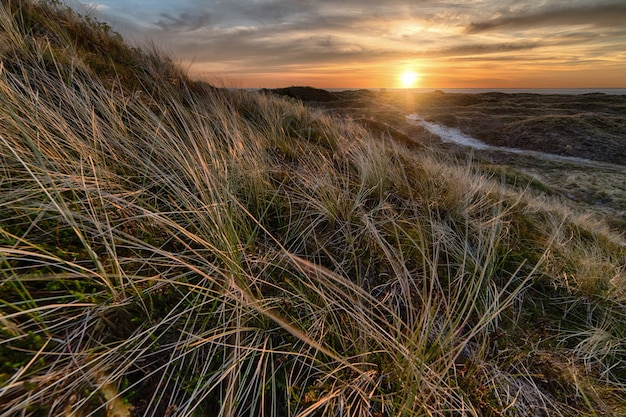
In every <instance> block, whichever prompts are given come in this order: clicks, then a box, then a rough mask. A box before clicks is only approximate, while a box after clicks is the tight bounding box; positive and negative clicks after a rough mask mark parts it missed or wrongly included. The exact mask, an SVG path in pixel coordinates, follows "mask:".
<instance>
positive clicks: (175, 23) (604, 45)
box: [69, 0, 626, 88]
mask: <svg viewBox="0 0 626 417" xmlns="http://www.w3.org/2000/svg"><path fill="white" fill-rule="evenodd" d="M74 1H76V0H74ZM69 4H70V5H71V4H72V3H71V2H69ZM83 4H87V5H88V7H90V9H91V13H92V14H94V15H95V16H97V17H98V18H99V19H101V20H104V21H106V22H108V23H110V24H112V26H113V28H114V29H115V30H116V31H118V32H120V33H121V34H122V35H124V37H125V38H126V39H127V40H129V41H131V42H133V43H139V44H143V43H144V42H145V41H147V40H151V41H154V43H155V44H157V45H158V46H159V47H161V48H162V49H163V50H164V51H165V52H166V53H167V54H169V55H172V56H175V57H176V58H178V59H179V60H181V61H182V62H183V63H185V64H186V65H189V69H190V73H191V74H192V75H194V76H199V77H202V78H206V79H208V80H212V79H215V78H217V79H219V80H221V81H222V82H223V83H225V84H227V85H230V86H235V87H285V86H290V85H310V86H315V87H321V88H377V87H402V86H412V87H425V88H611V87H620V88H624V87H626V1H625V0H618V1H592V0H461V1H454V2H453V1H447V0H412V1H411V0H361V1H351V0H345V1H339V0H315V1H314V0H176V1H171V0H133V1H129V0H97V2H91V3H83ZM411 73H412V74H411Z"/></svg>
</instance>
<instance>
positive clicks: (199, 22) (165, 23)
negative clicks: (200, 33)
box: [155, 12, 212, 33]
mask: <svg viewBox="0 0 626 417" xmlns="http://www.w3.org/2000/svg"><path fill="white" fill-rule="evenodd" d="M160 17H161V19H159V20H157V21H156V22H155V24H156V25H157V26H158V27H160V28H161V29H162V30H164V31H167V32H173V33H176V32H192V31H194V30H197V29H200V28H202V27H206V26H208V25H209V24H210V23H211V20H212V16H211V14H210V13H207V12H201V13H199V14H198V13H189V12H183V13H180V14H178V15H175V16H174V15H171V14H169V13H161V14H160Z"/></svg>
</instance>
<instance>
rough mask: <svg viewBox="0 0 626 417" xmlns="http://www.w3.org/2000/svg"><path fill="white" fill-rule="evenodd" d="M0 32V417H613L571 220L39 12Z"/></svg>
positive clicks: (611, 301)
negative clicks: (91, 45) (85, 44)
mask: <svg viewBox="0 0 626 417" xmlns="http://www.w3.org/2000/svg"><path fill="white" fill-rule="evenodd" d="M42 15H45V16H52V17H53V18H52V19H50V21H49V22H48V23H46V24H45V25H43V24H42V23H41V21H40V20H39V19H40V17H41V16H42ZM0 21H1V26H2V28H1V31H0V36H1V39H0V45H2V47H0V48H1V49H0V51H1V52H0V54H1V55H0V59H1V62H2V67H1V72H0V171H1V172H2V175H1V176H0V265H1V266H0V271H1V275H0V280H1V282H0V300H1V305H0V308H1V310H0V323H1V329H0V358H1V361H0V404H1V405H0V416H13V415H32V416H40V415H41V416H43V415H61V416H105V415H106V416H113V415H118V416H130V415H145V416H162V415H165V416H201V415H219V416H244V415H255V416H256V415H264V416H321V415H324V416H327V415H337V416H340V415H341V416H400V415H402V416H418V415H419V416H421V415H441V416H448V415H468V416H482V415H492V416H499V415H511V416H513V415H526V416H536V415H564V416H568V415H572V416H573V415H620V414H623V413H624V410H625V407H626V404H624V400H623V398H624V394H625V389H626V368H625V366H624V359H626V358H625V357H626V351H625V349H626V324H625V323H626V320H624V319H625V317H624V314H625V311H626V310H625V304H626V299H625V294H626V292H625V288H626V287H625V285H626V284H625V279H626V275H625V274H626V271H625V265H624V259H626V256H625V255H626V249H625V246H624V243H623V240H622V237H620V236H616V235H614V234H611V232H609V231H608V229H606V228H603V227H602V225H601V224H595V223H592V222H591V221H590V220H589V219H588V218H587V217H586V216H585V215H584V213H583V214H580V213H578V214H577V213H572V212H570V211H568V210H567V209H566V208H564V207H562V206H561V205H560V204H559V203H558V201H556V200H552V199H549V198H548V197H544V196H541V195H538V194H533V193H532V192H531V191H527V192H526V193H520V192H519V191H518V190H517V189H513V188H508V186H507V185H506V184H504V183H501V182H499V181H498V180H497V179H494V178H486V177H484V176H481V175H480V173H479V172H478V171H477V170H475V169H474V167H473V164H472V162H471V161H448V160H445V159H444V158H442V157H441V156H438V155H436V154H435V153H434V152H426V151H419V152H418V151H416V150H411V149H409V148H407V147H406V146H405V145H403V144H401V143H397V142H394V141H393V140H391V139H390V138H388V137H384V136H380V135H374V134H372V133H370V132H368V131H367V130H365V129H364V128H362V127H361V126H359V125H357V124H355V123H353V122H351V121H349V120H340V119H333V118H331V117H329V116H327V115H325V114H323V113H322V112H321V111H316V110H312V109H309V108H306V107H304V106H303V105H302V104H301V103H299V102H294V101H285V100H282V99H279V98H276V97H273V96H269V95H263V94H258V93H249V92H241V91H239V92H232V91H227V90H222V89H217V88H213V87H209V86H206V85H203V84H201V83H198V82H193V81H191V80H189V79H188V78H187V77H186V76H185V75H184V71H182V70H180V69H179V68H178V67H177V66H176V65H174V64H173V63H172V62H171V60H168V59H167V58H166V57H162V56H160V55H159V53H158V52H155V51H151V52H143V51H140V50H138V49H131V48H128V47H126V46H125V45H124V43H123V41H122V40H121V39H120V38H119V36H117V35H115V34H113V33H111V32H110V29H108V28H107V27H106V26H103V25H102V24H101V23H98V22H95V21H93V20H90V19H86V18H84V17H80V16H78V15H76V14H74V13H73V12H71V11H70V10H68V9H66V8H64V7H63V6H61V5H59V4H56V3H55V2H46V3H35V2H31V1H26V0H23V1H3V2H2V5H1V9H0ZM28 22H35V23H28ZM86 35H89V36H86ZM77 39H97V40H94V41H93V42H96V43H97V44H98V45H100V47H101V49H104V50H105V51H108V52H111V51H118V48H119V51H120V52H119V53H118V52H116V53H115V54H112V55H111V54H109V53H103V54H102V55H96V56H92V55H86V52H85V51H84V50H83V49H82V47H81V45H80V43H79V42H78V41H77ZM112 45H115V47H113V46H112ZM92 50H95V49H92ZM120 54H121V55H120ZM125 54H128V55H127V56H126V55H125ZM128 57H130V58H128ZM118 58H120V59H119V60H118ZM100 61H102V62H103V63H102V65H94V64H93V63H94V62H100ZM123 63H131V64H129V65H126V64H123ZM164 74H165V75H164Z"/></svg>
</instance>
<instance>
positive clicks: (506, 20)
mask: <svg viewBox="0 0 626 417" xmlns="http://www.w3.org/2000/svg"><path fill="white" fill-rule="evenodd" d="M625 23H626V3H623V2H620V3H607V4H592V5H581V6H569V7H560V8H544V9H539V10H535V11H533V12H530V13H525V14H519V15H509V16H502V17H498V18H495V19H491V20H487V21H482V22H473V23H471V24H470V25H469V26H468V27H467V30H466V32H467V33H481V32H486V31H492V30H500V29H527V28H535V27H539V26H564V25H583V24H588V25H592V26H595V27H614V26H617V27H619V26H623V25H624V24H625Z"/></svg>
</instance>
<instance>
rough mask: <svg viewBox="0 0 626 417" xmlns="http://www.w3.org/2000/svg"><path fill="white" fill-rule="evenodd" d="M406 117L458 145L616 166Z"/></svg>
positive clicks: (416, 116) (578, 162)
mask: <svg viewBox="0 0 626 417" xmlns="http://www.w3.org/2000/svg"><path fill="white" fill-rule="evenodd" d="M405 118H406V120H407V121H408V122H409V123H412V124H416V125H420V126H422V127H424V128H425V129H426V130H428V131H429V132H430V133H432V134H433V135H436V136H438V137H439V138H440V139H441V141H442V142H444V143H454V144H457V145H461V146H466V147H469V148H472V149H476V150H481V151H482V150H484V151H499V152H507V153H514V154H519V155H529V156H533V157H535V158H541V159H547V160H550V161H556V162H567V163H571V164H576V165H585V166H592V167H598V168H607V167H612V168H614V167H615V165H613V164H609V163H604V162H599V161H593V160H591V159H585V158H579V157H576V156H563V155H556V154H552V153H545V152H538V151H531V150H526V149H519V148H508V147H504V146H492V145H488V144H486V143H484V142H481V141H480V140H478V139H476V138H473V137H471V136H469V135H466V134H465V133H463V132H462V131H460V130H459V129H456V128H453V127H447V126H443V125H440V124H438V123H433V122H427V121H426V120H424V119H423V118H422V117H421V116H420V115H419V114H417V113H413V114H409V115H406V116H405Z"/></svg>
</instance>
